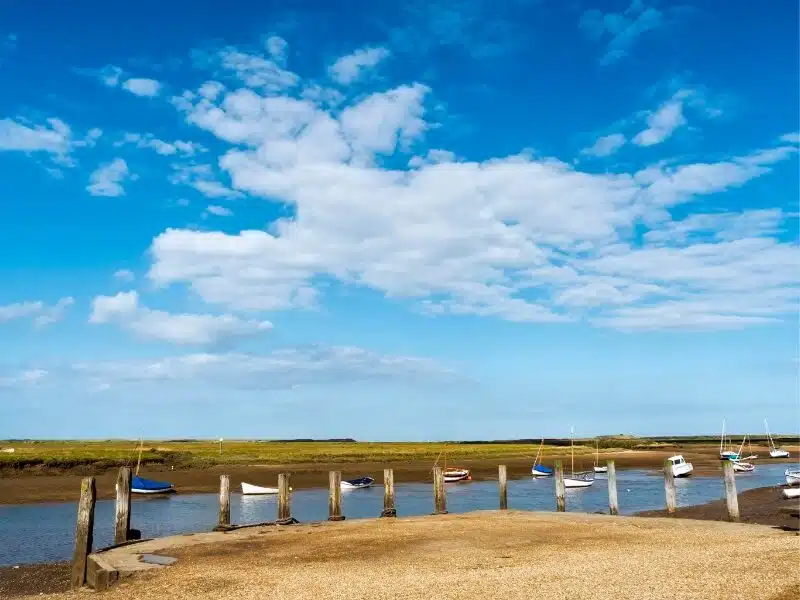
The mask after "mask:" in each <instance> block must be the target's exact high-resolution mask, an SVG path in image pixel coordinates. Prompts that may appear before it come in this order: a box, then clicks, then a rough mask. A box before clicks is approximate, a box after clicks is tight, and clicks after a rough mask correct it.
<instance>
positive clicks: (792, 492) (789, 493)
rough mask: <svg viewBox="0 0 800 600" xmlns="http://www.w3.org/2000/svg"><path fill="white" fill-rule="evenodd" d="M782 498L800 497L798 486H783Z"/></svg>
mask: <svg viewBox="0 0 800 600" xmlns="http://www.w3.org/2000/svg"><path fill="white" fill-rule="evenodd" d="M783 497H784V498H787V499H789V498H800V487H790V488H783Z"/></svg>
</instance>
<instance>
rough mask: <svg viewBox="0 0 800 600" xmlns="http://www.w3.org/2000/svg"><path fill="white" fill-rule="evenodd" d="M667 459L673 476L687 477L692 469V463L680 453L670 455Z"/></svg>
mask: <svg viewBox="0 0 800 600" xmlns="http://www.w3.org/2000/svg"><path fill="white" fill-rule="evenodd" d="M667 460H669V462H670V466H671V468H672V476H673V477H688V476H689V475H691V474H692V471H694V465H693V464H692V463H690V462H686V460H685V459H684V458H683V455H682V454H676V455H675V456H670V457H669V458H668V459H667Z"/></svg>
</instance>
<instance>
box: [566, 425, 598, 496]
mask: <svg viewBox="0 0 800 600" xmlns="http://www.w3.org/2000/svg"><path fill="white" fill-rule="evenodd" d="M569 446H570V459H571V463H572V465H571V469H570V476H569V477H564V487H565V488H585V487H589V486H590V485H592V484H593V483H594V473H593V472H591V471H582V472H580V473H576V472H575V428H574V427H571V428H570V430H569Z"/></svg>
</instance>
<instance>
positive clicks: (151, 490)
mask: <svg viewBox="0 0 800 600" xmlns="http://www.w3.org/2000/svg"><path fill="white" fill-rule="evenodd" d="M174 491H175V488H174V487H172V484H171V483H168V482H166V481H155V480H153V479H146V478H144V477H139V476H138V475H134V476H133V477H131V493H132V494H171V493H172V492H174Z"/></svg>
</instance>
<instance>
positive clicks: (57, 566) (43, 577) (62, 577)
mask: <svg viewBox="0 0 800 600" xmlns="http://www.w3.org/2000/svg"><path fill="white" fill-rule="evenodd" d="M70 568H71V567H70V564H69V563H67V562H60V563H52V564H42V565H20V566H18V567H0V598H19V597H22V596H37V595H39V594H55V593H56V592H63V591H66V590H68V589H69V577H70Z"/></svg>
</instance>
